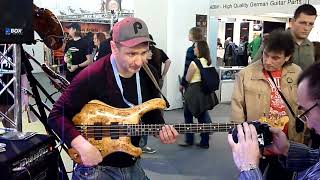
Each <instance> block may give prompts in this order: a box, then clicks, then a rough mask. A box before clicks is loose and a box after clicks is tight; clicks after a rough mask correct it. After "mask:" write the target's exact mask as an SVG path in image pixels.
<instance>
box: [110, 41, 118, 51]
mask: <svg viewBox="0 0 320 180" xmlns="http://www.w3.org/2000/svg"><path fill="white" fill-rule="evenodd" d="M110 45H111V51H112V54H118V52H119V49H118V47H117V45H116V43H115V42H113V41H110Z"/></svg>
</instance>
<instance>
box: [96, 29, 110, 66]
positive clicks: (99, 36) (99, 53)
mask: <svg viewBox="0 0 320 180" xmlns="http://www.w3.org/2000/svg"><path fill="white" fill-rule="evenodd" d="M105 41H106V35H105V34H104V33H102V32H98V33H95V34H94V35H93V42H94V45H95V46H96V47H97V50H96V54H95V55H94V57H93V61H97V60H98V59H100V58H102V57H103V56H105V55H107V52H106V51H107V50H106V49H105V47H104V46H103V44H104V43H106V42H105Z"/></svg>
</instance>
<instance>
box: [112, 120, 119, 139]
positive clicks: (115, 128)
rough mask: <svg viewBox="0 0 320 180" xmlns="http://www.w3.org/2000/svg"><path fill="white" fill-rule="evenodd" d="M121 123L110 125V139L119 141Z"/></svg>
mask: <svg viewBox="0 0 320 180" xmlns="http://www.w3.org/2000/svg"><path fill="white" fill-rule="evenodd" d="M118 127H119V123H118V122H111V123H110V130H109V133H110V137H111V139H119V137H120V134H119V128H118Z"/></svg>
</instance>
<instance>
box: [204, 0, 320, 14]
mask: <svg viewBox="0 0 320 180" xmlns="http://www.w3.org/2000/svg"><path fill="white" fill-rule="evenodd" d="M306 3H309V4H312V5H319V4H320V0H249V1H248V0H211V1H210V15H211V16H226V15H249V16H260V15H263V14H266V13H283V14H291V15H292V14H293V13H294V11H295V9H296V8H297V7H298V6H300V5H302V4H306Z"/></svg>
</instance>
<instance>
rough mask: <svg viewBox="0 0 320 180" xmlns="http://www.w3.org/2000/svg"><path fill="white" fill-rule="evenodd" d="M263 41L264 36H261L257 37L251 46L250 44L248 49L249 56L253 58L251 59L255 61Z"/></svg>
mask: <svg viewBox="0 0 320 180" xmlns="http://www.w3.org/2000/svg"><path fill="white" fill-rule="evenodd" d="M261 41H262V34H260V35H259V36H257V37H256V38H254V39H253V40H252V41H251V42H250V43H249V44H248V49H249V55H250V57H251V59H253V58H254V57H255V56H256V54H257V52H258V50H259V48H260V45H261Z"/></svg>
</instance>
